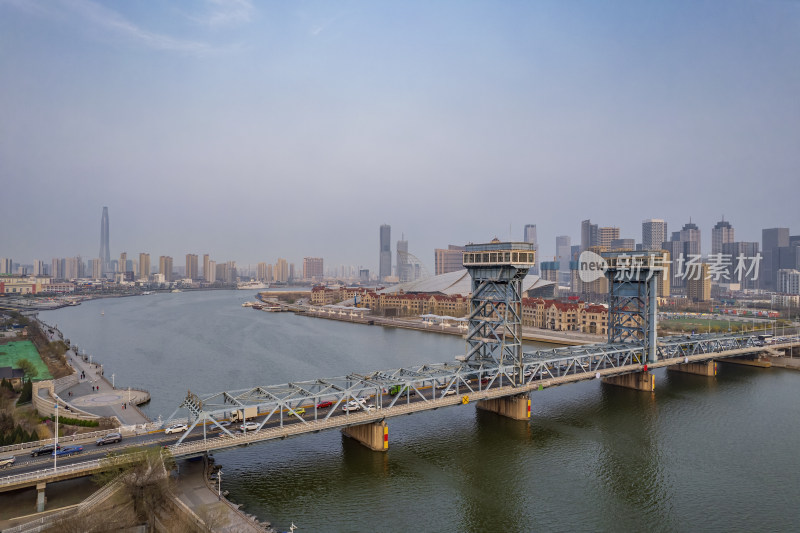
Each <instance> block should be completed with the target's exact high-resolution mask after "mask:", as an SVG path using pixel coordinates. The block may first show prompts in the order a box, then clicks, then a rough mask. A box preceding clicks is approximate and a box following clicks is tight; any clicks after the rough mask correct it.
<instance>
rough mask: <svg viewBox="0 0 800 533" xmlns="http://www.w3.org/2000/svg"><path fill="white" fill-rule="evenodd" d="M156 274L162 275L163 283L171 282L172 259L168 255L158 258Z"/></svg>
mask: <svg viewBox="0 0 800 533" xmlns="http://www.w3.org/2000/svg"><path fill="white" fill-rule="evenodd" d="M158 273H159V274H163V275H164V281H165V282H166V283H169V282H170V281H172V257H171V256H169V255H162V256H161V257H159V258H158Z"/></svg>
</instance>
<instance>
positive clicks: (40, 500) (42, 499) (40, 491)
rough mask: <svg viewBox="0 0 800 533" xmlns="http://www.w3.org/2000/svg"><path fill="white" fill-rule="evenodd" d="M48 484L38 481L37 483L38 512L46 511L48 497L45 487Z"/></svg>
mask: <svg viewBox="0 0 800 533" xmlns="http://www.w3.org/2000/svg"><path fill="white" fill-rule="evenodd" d="M46 486H47V483H37V484H36V512H37V513H41V512H44V504H45V503H46V502H47V497H46V496H45V494H44V488H45V487H46Z"/></svg>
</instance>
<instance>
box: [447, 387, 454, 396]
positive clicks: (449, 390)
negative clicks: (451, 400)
mask: <svg viewBox="0 0 800 533" xmlns="http://www.w3.org/2000/svg"><path fill="white" fill-rule="evenodd" d="M455 393H456V389H448V390H446V391H445V392H444V395H445V396H450V395H451V394H455Z"/></svg>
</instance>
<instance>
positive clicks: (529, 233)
mask: <svg viewBox="0 0 800 533" xmlns="http://www.w3.org/2000/svg"><path fill="white" fill-rule="evenodd" d="M523 240H524V241H525V242H529V243H531V244H532V245H533V250H534V251H535V252H537V253H538V252H539V242H538V240H537V239H536V224H525V230H524V232H523ZM537 263H538V261H537ZM530 273H531V274H536V275H538V274H539V265H538V264H536V265H533V266H532V267H531V270H530Z"/></svg>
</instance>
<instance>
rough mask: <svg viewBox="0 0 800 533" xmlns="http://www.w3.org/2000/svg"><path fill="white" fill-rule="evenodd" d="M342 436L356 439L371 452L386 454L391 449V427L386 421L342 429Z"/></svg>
mask: <svg viewBox="0 0 800 533" xmlns="http://www.w3.org/2000/svg"><path fill="white" fill-rule="evenodd" d="M342 434H344V435H345V436H347V437H350V438H351V439H355V440H357V441H358V442H360V443H361V444H363V445H364V446H366V447H367V448H369V449H370V450H373V451H376V452H385V451H386V450H388V449H389V426H388V425H387V424H386V421H385V420H381V421H380V422H371V423H369V424H361V425H358V426H349V427H346V428H344V429H342Z"/></svg>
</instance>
